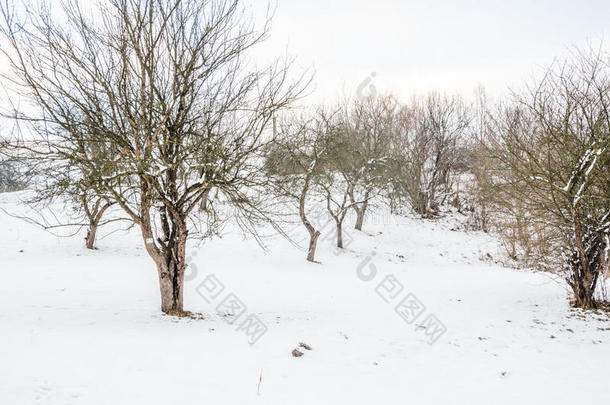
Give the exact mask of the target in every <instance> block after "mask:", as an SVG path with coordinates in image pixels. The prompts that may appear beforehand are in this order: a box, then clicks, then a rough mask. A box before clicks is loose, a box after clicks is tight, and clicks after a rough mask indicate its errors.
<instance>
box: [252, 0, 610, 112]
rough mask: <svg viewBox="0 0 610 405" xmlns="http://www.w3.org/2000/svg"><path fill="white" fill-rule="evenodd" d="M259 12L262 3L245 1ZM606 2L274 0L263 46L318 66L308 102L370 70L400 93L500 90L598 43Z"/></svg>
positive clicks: (606, 18)
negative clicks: (573, 50)
mask: <svg viewBox="0 0 610 405" xmlns="http://www.w3.org/2000/svg"><path fill="white" fill-rule="evenodd" d="M252 1H253V3H252V4H254V7H255V9H263V8H264V6H265V5H266V4H267V2H266V1H265V0H252ZM609 32H610V1H608V0H605V1H604V0H589V1H587V0H585V1H574V0H572V1H570V0H538V1H536V0H510V1H509V0H503V1H498V0H485V1H477V0H406V1H399V0H372V1H371V0H369V1H365V0H307V1H302V0H277V11H276V15H275V18H274V21H273V31H272V37H271V39H270V40H269V41H268V43H267V44H265V45H264V48H265V49H264V51H262V52H269V53H270V54H271V53H274V52H281V51H283V50H284V49H286V48H287V49H288V52H289V54H291V55H292V56H296V57H297V59H298V62H299V64H300V65H301V66H314V67H315V69H316V72H317V73H316V80H315V93H314V94H313V95H312V97H311V98H310V100H311V101H313V102H318V101H323V100H330V99H332V98H335V97H337V96H338V95H340V94H343V93H350V92H354V91H355V89H356V88H357V87H358V85H359V84H360V83H362V82H363V80H366V79H367V77H369V76H370V75H371V73H373V72H374V73H375V74H376V76H375V78H374V79H373V81H372V83H373V84H374V85H375V87H376V88H377V89H378V91H379V92H384V91H386V90H391V91H393V92H394V93H395V94H397V95H398V96H399V97H401V98H406V97H409V95H411V94H413V93H414V92H426V91H428V90H432V89H440V90H445V91H449V92H462V93H465V94H467V95H470V94H472V93H473V89H474V88H475V87H476V86H477V85H478V84H482V85H483V86H485V88H486V89H487V91H488V92H489V93H491V94H498V95H499V94H502V93H503V92H505V91H506V89H507V87H508V86H511V87H514V86H516V85H519V84H520V83H523V81H524V80H527V79H530V78H531V77H532V75H534V74H535V73H536V72H540V70H541V69H542V68H543V67H544V66H548V65H549V64H550V63H552V62H553V59H554V58H555V57H562V56H564V57H565V56H566V55H567V54H568V52H569V49H570V47H573V46H584V45H586V44H587V43H589V42H592V41H593V42H597V43H599V41H601V40H603V39H604V38H605V39H606V40H605V41H604V44H605V47H607V42H608V40H610V39H609V38H608V33H609Z"/></svg>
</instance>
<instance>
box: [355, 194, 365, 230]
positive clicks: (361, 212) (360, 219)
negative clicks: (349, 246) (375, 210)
mask: <svg viewBox="0 0 610 405" xmlns="http://www.w3.org/2000/svg"><path fill="white" fill-rule="evenodd" d="M368 204H369V203H368V201H365V202H363V203H362V204H361V205H360V207H354V209H355V211H356V226H354V228H355V229H356V230H358V231H361V230H362V225H364V216H365V215H366V209H367V207H368Z"/></svg>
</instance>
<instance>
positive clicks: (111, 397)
mask: <svg viewBox="0 0 610 405" xmlns="http://www.w3.org/2000/svg"><path fill="white" fill-rule="evenodd" d="M16 197H17V195H16V194H4V195H0V207H2V208H4V209H6V210H8V211H9V212H21V211H22V209H21V208H20V207H19V206H18V205H17V204H16ZM0 224H2V225H1V228H0V241H1V242H0V263H1V264H0V277H1V280H2V282H1V283H0V308H1V311H0V331H1V333H0V364H1V366H0V404H3V405H4V404H6V405H29V404H49V405H62V404H83V405H85V404H86V405H95V404H108V405H119V404H130V405H132V404H147V405H153V404H168V403H172V404H183V405H187V404H278V405H280V404H281V405H284V404H312V405H313V404H486V405H487V404H516V403H520V404H524V403H525V404H541V403H548V404H575V403H595V404H601V403H610V389H608V378H609V377H610V366H609V362H608V359H610V320H609V319H608V317H607V316H606V315H604V314H586V315H582V314H581V313H579V312H577V311H574V310H571V309H570V308H569V306H568V303H567V299H566V290H565V286H564V285H563V284H562V282H561V281H558V280H556V279H554V278H553V277H551V276H549V275H546V274H539V273H534V272H530V271H523V270H520V271H517V270H512V269H509V268H505V267H501V266H500V265H498V264H495V261H497V260H499V259H500V257H501V250H500V248H499V247H498V244H497V242H496V241H495V240H494V239H493V238H492V237H491V236H489V235H485V234H481V233H463V232H456V231H452V230H451V229H452V228H454V227H455V224H454V223H453V222H452V220H445V221H441V222H430V221H421V220H415V219H408V218H402V217H390V216H375V217H374V218H371V219H370V220H369V222H368V223H367V224H366V225H365V231H366V232H363V233H361V232H357V231H354V230H352V225H351V224H348V225H347V226H346V231H347V233H348V234H349V237H348V239H350V240H352V242H351V243H350V244H349V246H348V248H347V249H346V250H345V251H343V252H341V253H339V254H335V250H334V248H333V246H332V242H331V241H328V240H322V241H321V242H320V247H319V252H318V255H317V258H318V259H319V260H320V261H321V264H312V263H307V262H305V260H304V257H305V253H304V252H303V251H301V250H299V249H298V248H296V247H295V246H293V245H291V244H290V243H289V242H287V241H286V240H284V239H281V238H277V239H274V240H272V241H270V243H269V247H270V251H268V252H265V251H263V250H261V249H260V248H259V246H258V245H257V244H256V243H255V242H254V241H253V240H250V239H244V238H243V237H242V236H241V235H240V234H238V233H234V234H231V233H230V232H229V234H227V235H226V236H225V237H223V238H222V239H218V240H214V241H212V242H209V243H206V244H205V245H203V246H200V247H197V246H196V245H192V246H191V249H190V252H191V255H192V256H193V257H192V264H194V265H195V267H196V268H197V271H191V272H190V273H189V275H188V278H189V281H188V285H187V287H186V294H185V307H186V309H189V310H191V311H193V312H200V313H202V314H203V316H204V319H202V320H195V319H176V318H172V317H167V316H164V315H162V313H161V312H160V310H159V304H160V301H159V292H158V285H157V277H156V271H155V268H154V266H153V263H152V261H151V260H150V259H149V258H148V257H147V255H146V253H145V251H144V250H143V247H142V243H141V239H140V237H139V235H138V231H137V230H136V229H133V230H131V231H121V232H115V233H113V234H111V235H108V236H107V237H105V238H103V239H101V240H100V241H99V242H98V246H99V248H100V250H98V251H87V250H86V249H85V248H84V247H83V241H82V235H79V236H78V237H73V238H57V237H55V236H53V235H51V234H49V233H47V232H45V231H42V230H40V229H39V228H36V227H34V226H33V225H30V224H28V223H26V222H24V221H21V220H18V219H16V218H12V217H9V216H8V215H6V214H5V213H0ZM106 233H108V229H107V230H106ZM102 234H104V231H102ZM194 251H197V254H196V255H193V254H192V253H193V252H194ZM373 252H374V253H375V254H373ZM210 275H213V276H214V278H211V277H209V276H210ZM392 277H393V278H392ZM367 280H368V281H367ZM204 281H205V283H204ZM202 283H203V284H202ZM214 283H216V284H214ZM219 283H221V284H222V285H223V286H224V289H222V291H220V290H219V289H216V290H214V286H216V287H218V286H219V285H220V284H219ZM380 284H381V287H379V288H378V286H379V285H380ZM391 286H394V287H395V289H394V290H392V291H391V293H390V290H391V288H390V287H391ZM206 288H207V289H206ZM384 288H385V289H384ZM209 291H212V292H213V293H214V294H212V293H210V292H209ZM216 293H218V296H216V297H215V298H214V297H212V295H215V294H216ZM231 294H234V295H231ZM227 297H236V298H238V299H239V300H240V302H242V303H243V304H244V305H245V310H244V313H243V315H241V316H240V317H238V318H237V319H235V318H236V316H237V315H239V314H237V313H236V314H235V316H222V313H220V314H219V313H218V311H217V308H218V307H219V305H220V306H221V307H222V302H223V300H224V299H225V298H227ZM205 298H207V299H208V301H209V302H206V299H205ZM384 298H385V299H386V300H388V301H390V302H386V300H384ZM405 298H406V299H407V301H405V302H406V303H412V302H413V300H417V302H419V303H421V305H425V309H424V310H423V311H416V310H415V309H414V308H415V307H411V310H408V309H407V310H405V311H403V315H405V317H406V318H407V319H406V320H405V319H403V318H401V316H399V314H398V313H397V312H396V311H395V309H396V307H397V306H398V308H399V309H400V308H402V309H404V307H401V306H400V303H401V301H402V300H403V299H405ZM419 312H421V315H420V316H419V317H418V318H417V319H415V320H413V319H412V316H413V315H415V314H416V313H419ZM250 315H253V316H255V317H256V319H258V320H259V321H260V322H262V324H264V326H265V327H266V328H267V331H266V333H264V334H263V335H262V336H260V334H251V336H248V333H247V332H248V331H250V329H247V328H245V327H244V321H246V320H247V319H250V320H252V319H255V318H249V316H250ZM429 316H435V317H436V318H434V319H436V320H437V321H434V322H435V326H437V328H435V329H430V328H428V329H426V328H425V326H426V325H428V326H430V325H429V323H428V321H429V320H430V319H432V318H428V317H429ZM410 321H412V322H411V323H409V322H410ZM439 322H440V323H439ZM244 328H245V329H246V330H243V329H244ZM240 329H242V330H240ZM445 329H446V332H444V333H442V332H443V330H445ZM259 330H262V329H259ZM426 332H428V334H427V333H426ZM433 332H434V333H433ZM255 338H259V339H258V340H257V341H256V343H255V344H253V345H251V344H250V343H251V340H252V339H255ZM437 338H438V340H436V342H434V343H433V344H429V343H430V341H431V340H434V339H437ZM299 342H305V343H307V344H308V345H310V346H311V347H312V349H313V350H311V351H307V350H304V349H301V350H302V351H303V352H304V355H303V356H302V357H299V358H295V357H293V356H292V354H291V352H292V350H293V349H295V348H296V347H297V346H298V344H299ZM261 376H262V379H261Z"/></svg>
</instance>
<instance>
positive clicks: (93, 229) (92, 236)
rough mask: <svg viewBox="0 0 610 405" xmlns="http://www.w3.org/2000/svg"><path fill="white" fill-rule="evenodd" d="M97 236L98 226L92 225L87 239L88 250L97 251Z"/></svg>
mask: <svg viewBox="0 0 610 405" xmlns="http://www.w3.org/2000/svg"><path fill="white" fill-rule="evenodd" d="M96 234H97V224H90V225H89V230H88V231H87V237H86V238H85V241H86V245H87V249H90V250H94V249H95V236H96Z"/></svg>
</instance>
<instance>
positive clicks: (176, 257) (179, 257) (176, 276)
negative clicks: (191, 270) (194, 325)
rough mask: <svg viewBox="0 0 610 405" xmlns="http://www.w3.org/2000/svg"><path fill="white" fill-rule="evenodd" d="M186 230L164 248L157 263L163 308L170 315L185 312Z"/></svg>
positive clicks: (179, 232) (180, 231)
mask: <svg viewBox="0 0 610 405" xmlns="http://www.w3.org/2000/svg"><path fill="white" fill-rule="evenodd" d="M186 236H187V232H186V230H179V231H178V232H177V235H176V240H175V241H170V242H169V244H168V246H167V247H166V248H165V249H164V250H165V252H164V253H165V254H164V255H163V256H162V257H161V258H162V261H161V262H160V263H157V270H158V275H159V287H160V290H161V310H162V311H163V312H165V313H166V314H169V315H178V316H181V315H183V314H184V273H185V271H186Z"/></svg>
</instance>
